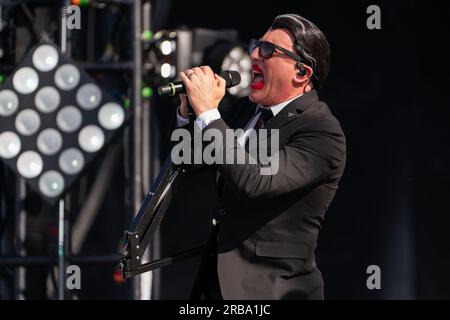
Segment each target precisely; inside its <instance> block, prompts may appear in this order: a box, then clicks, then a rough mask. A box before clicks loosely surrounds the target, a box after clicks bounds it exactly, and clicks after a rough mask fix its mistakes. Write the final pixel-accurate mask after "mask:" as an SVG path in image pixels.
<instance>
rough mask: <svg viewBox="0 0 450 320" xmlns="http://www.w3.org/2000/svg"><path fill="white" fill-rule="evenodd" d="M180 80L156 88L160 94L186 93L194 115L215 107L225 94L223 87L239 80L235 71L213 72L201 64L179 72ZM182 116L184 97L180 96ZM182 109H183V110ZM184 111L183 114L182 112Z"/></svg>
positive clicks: (235, 83)
mask: <svg viewBox="0 0 450 320" xmlns="http://www.w3.org/2000/svg"><path fill="white" fill-rule="evenodd" d="M180 76H181V80H182V81H179V82H175V83H171V84H169V85H166V86H161V87H159V88H158V93H159V94H160V95H172V96H173V95H175V94H177V93H178V94H181V93H186V94H187V96H188V99H189V102H190V105H191V106H192V108H193V109H194V112H195V114H196V115H199V114H202V113H203V112H206V111H208V110H211V109H216V108H217V107H218V106H219V103H220V101H221V100H222V98H223V97H224V95H225V88H230V87H233V86H235V85H237V84H239V82H240V81H241V77H240V74H239V73H238V72H237V71H222V72H220V75H217V74H214V73H213V71H212V70H211V68H210V67H208V66H202V67H197V68H193V69H190V70H187V71H184V72H180ZM181 103H182V110H181V112H182V114H181V115H182V116H185V114H186V112H183V111H185V110H186V109H185V108H183V107H185V105H183V104H186V99H185V97H182V96H181ZM183 109H184V110H183ZM183 113H185V114H183Z"/></svg>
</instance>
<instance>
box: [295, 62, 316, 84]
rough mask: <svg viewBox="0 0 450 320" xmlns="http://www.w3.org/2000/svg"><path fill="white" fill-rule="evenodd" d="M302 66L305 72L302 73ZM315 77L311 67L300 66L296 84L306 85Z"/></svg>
mask: <svg viewBox="0 0 450 320" xmlns="http://www.w3.org/2000/svg"><path fill="white" fill-rule="evenodd" d="M300 66H302V69H303V72H301V70H302V69H301V68H300ZM312 75H313V69H312V68H311V67H310V66H307V65H306V64H299V67H297V74H296V75H295V77H294V82H295V83H296V84H297V85H299V86H302V85H306V84H307V83H308V82H309V79H310V78H311V77H312Z"/></svg>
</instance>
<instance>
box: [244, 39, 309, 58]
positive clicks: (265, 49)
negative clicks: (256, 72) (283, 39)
mask: <svg viewBox="0 0 450 320" xmlns="http://www.w3.org/2000/svg"><path fill="white" fill-rule="evenodd" d="M258 47H259V56H260V57H261V58H264V59H269V58H271V57H272V55H273V53H274V52H275V50H276V49H278V50H280V51H281V52H283V53H284V54H285V55H287V56H288V57H289V58H292V59H294V60H295V61H300V62H301V61H302V58H301V57H300V56H299V55H298V54H295V53H293V52H292V51H289V50H288V49H285V48H283V47H280V46H278V45H276V44H275V43H272V42H268V41H260V40H256V39H251V40H250V44H249V46H248V53H249V54H252V52H253V50H255V49H256V48H258Z"/></svg>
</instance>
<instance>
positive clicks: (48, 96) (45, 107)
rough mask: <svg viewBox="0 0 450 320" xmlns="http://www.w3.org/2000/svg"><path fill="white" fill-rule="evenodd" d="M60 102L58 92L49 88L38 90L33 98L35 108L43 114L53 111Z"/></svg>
mask: <svg viewBox="0 0 450 320" xmlns="http://www.w3.org/2000/svg"><path fill="white" fill-rule="evenodd" d="M60 101H61V97H60V95H59V92H58V90H56V89H55V88H54V87H49V86H48V87H43V88H42V89H40V90H39V91H38V92H37V93H36V96H35V97H34V104H35V105H36V108H37V109H38V110H39V111H41V112H43V113H50V112H53V111H55V110H56V109H57V108H58V106H59V102H60Z"/></svg>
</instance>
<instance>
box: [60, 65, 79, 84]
mask: <svg viewBox="0 0 450 320" xmlns="http://www.w3.org/2000/svg"><path fill="white" fill-rule="evenodd" d="M78 82H80V71H79V70H78V68H77V67H75V66H74V65H72V64H64V65H62V66H61V67H59V68H58V70H56V72H55V83H56V85H57V86H58V88H60V89H61V90H72V89H73V88H75V87H76V86H77V84H78Z"/></svg>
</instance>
